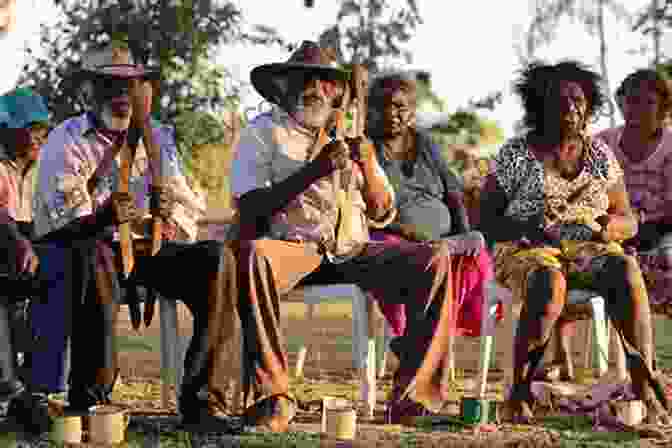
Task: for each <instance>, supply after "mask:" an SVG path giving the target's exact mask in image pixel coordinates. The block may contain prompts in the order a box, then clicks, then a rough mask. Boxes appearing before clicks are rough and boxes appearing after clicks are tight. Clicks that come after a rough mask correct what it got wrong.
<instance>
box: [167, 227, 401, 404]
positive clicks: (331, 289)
mask: <svg viewBox="0 0 672 448" xmlns="http://www.w3.org/2000/svg"><path fill="white" fill-rule="evenodd" d="M227 226H228V224H226V223H223V222H220V223H213V222H210V223H209V224H208V238H209V239H214V240H225V239H226V235H227V230H228V229H227ZM296 291H298V292H300V293H301V294H302V296H303V301H304V303H305V304H306V305H307V314H308V318H309V319H310V318H312V316H313V315H314V313H315V307H316V306H317V305H318V304H320V303H323V302H326V301H329V300H333V299H338V298H343V297H352V308H353V313H352V314H353V319H352V333H353V338H352V352H353V362H354V364H355V368H357V369H358V370H359V371H360V378H361V381H362V383H361V388H360V399H361V400H362V401H363V402H364V403H365V404H366V413H367V414H368V416H369V417H371V416H373V410H374V407H375V403H376V390H377V386H376V370H375V364H376V362H375V361H376V344H375V335H374V333H373V331H372V330H373V329H374V327H373V322H374V319H373V313H372V312H370V310H371V307H370V305H369V299H368V297H367V295H366V294H365V293H364V292H363V291H362V290H361V289H360V288H359V287H358V286H356V285H353V284H333V285H311V286H303V287H300V288H298V289H297V290H295V293H296ZM159 307H160V311H159V313H160V319H161V377H162V380H163V381H162V392H161V394H162V403H163V404H164V406H166V405H167V404H168V393H169V390H170V385H171V384H173V385H175V387H176V390H177V391H179V387H180V381H181V378H182V360H183V358H184V355H183V354H184V351H185V350H184V349H185V347H182V345H184V344H183V341H182V340H181V338H180V337H179V327H178V319H177V303H176V302H175V301H174V300H167V299H163V298H161V299H160V301H159ZM385 326H386V327H387V325H385ZM390 334H391V333H390V331H389V329H387V328H386V329H385V330H384V336H385V337H384V347H385V349H386V348H387V347H388V346H389V339H390ZM385 349H384V350H385ZM307 352H308V349H307V348H306V346H305V345H303V346H302V347H301V349H300V350H299V353H298V357H297V364H296V369H295V373H296V375H297V376H299V377H300V376H302V374H303V365H304V363H305V359H306V355H307ZM383 359H384V358H383ZM383 365H384V361H383Z"/></svg>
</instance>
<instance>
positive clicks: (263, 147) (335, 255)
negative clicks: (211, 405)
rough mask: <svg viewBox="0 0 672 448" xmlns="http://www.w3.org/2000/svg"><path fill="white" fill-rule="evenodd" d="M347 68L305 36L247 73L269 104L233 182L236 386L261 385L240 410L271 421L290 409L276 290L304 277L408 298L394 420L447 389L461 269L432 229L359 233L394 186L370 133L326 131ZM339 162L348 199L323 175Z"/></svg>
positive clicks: (245, 142) (284, 423) (241, 150)
mask: <svg viewBox="0 0 672 448" xmlns="http://www.w3.org/2000/svg"><path fill="white" fill-rule="evenodd" d="M347 79H348V73H347V72H344V71H342V70H340V69H338V68H336V67H335V66H334V64H333V63H332V58H331V57H330V55H329V54H327V52H326V51H324V50H322V49H320V48H319V47H318V46H317V45H316V44H315V43H311V42H304V44H303V45H302V46H301V48H300V49H299V50H297V52H296V53H295V54H294V55H292V57H291V58H290V59H289V61H288V62H287V63H279V64H270V65H263V66H260V67H257V68H255V69H254V70H253V71H252V74H251V80H252V84H253V85H254V87H255V88H256V89H257V91H258V92H259V93H260V94H261V95H262V96H263V97H265V98H266V99H267V100H269V101H270V102H272V103H275V104H276V105H277V106H278V107H276V108H274V110H273V111H272V112H270V113H267V114H262V115H260V116H258V117H257V118H256V119H254V120H253V121H252V122H251V123H250V124H249V125H248V127H247V128H246V129H244V130H243V132H242V134H241V138H240V143H239V147H238V150H237V152H236V156H235V159H234V161H233V165H232V170H231V172H232V177H231V184H232V189H231V190H232V193H233V195H234V198H235V199H236V201H237V206H238V210H239V219H240V238H239V240H238V241H236V243H237V244H238V248H237V251H238V253H237V256H238V262H239V276H238V287H239V292H240V300H239V314H240V317H241V323H242V327H243V338H244V354H245V356H244V363H245V364H244V389H245V394H246V395H247V394H248V392H249V391H250V387H251V386H252V385H254V389H255V392H256V398H262V397H264V396H265V398H264V399H262V400H259V401H257V403H256V404H255V405H254V406H253V407H251V408H250V409H248V411H247V413H246V414H247V416H248V417H254V418H255V421H256V422H257V423H259V424H263V425H264V426H267V427H269V428H270V429H271V430H273V431H285V430H287V428H288V424H289V422H290V421H291V419H292V417H293V415H294V412H295V404H294V400H293V399H292V398H290V397H289V396H288V393H289V375H288V372H287V356H286V354H285V351H284V349H283V341H282V333H281V330H280V328H281V327H280V324H279V319H280V310H279V298H280V297H281V296H282V295H284V294H286V293H287V292H289V291H290V290H291V289H292V288H294V287H295V286H296V285H297V284H298V283H299V282H300V281H302V280H305V281H310V282H313V281H319V282H323V283H326V282H332V283H334V282H335V283H343V282H344V283H355V284H357V285H359V286H360V287H362V288H363V289H364V290H366V291H368V292H373V293H375V294H376V296H377V297H380V298H381V300H382V301H384V302H385V301H395V302H397V303H403V304H405V305H406V310H407V314H408V316H409V319H408V323H407V328H406V331H405V333H404V335H403V336H402V337H401V338H400V341H398V343H397V344H395V347H396V348H397V350H398V353H397V355H398V357H399V359H400V367H399V370H398V371H397V372H396V375H395V389H396V391H395V393H396V396H397V398H398V399H397V400H395V402H394V403H393V404H392V406H391V410H390V415H391V417H392V418H391V420H392V421H394V420H397V419H398V417H399V416H400V415H401V412H405V413H407V414H408V413H412V412H417V413H424V412H427V410H428V409H427V408H433V406H432V404H436V402H437V401H439V400H440V399H441V398H442V395H445V394H442V390H441V386H440V384H439V381H440V379H441V375H440V373H441V370H440V369H441V366H442V363H443V361H444V358H445V357H446V354H447V340H448V336H449V334H450V333H451V332H452V331H453V330H452V327H454V319H453V316H454V314H455V313H453V312H452V311H453V307H452V306H451V305H452V304H454V303H457V297H456V296H457V294H455V288H453V285H454V282H459V281H461V280H460V278H459V277H460V271H459V270H458V269H453V267H454V266H453V263H451V257H450V249H449V247H448V246H447V245H446V244H444V243H442V242H440V241H438V242H431V243H427V244H425V243H414V242H408V241H402V242H399V243H394V244H388V243H385V242H369V233H368V227H369V225H373V226H375V227H384V226H386V225H387V224H389V223H390V222H392V221H393V220H394V218H395V215H396V211H395V208H394V205H393V204H394V191H393V189H392V186H391V185H390V183H389V182H388V180H387V177H386V176H385V173H384V172H383V170H382V168H381V167H380V165H379V164H378V160H377V157H376V152H375V149H374V147H373V145H372V144H371V143H370V142H369V141H367V140H366V139H361V138H358V139H352V140H348V142H347V143H346V142H344V141H342V140H334V141H331V142H330V141H329V139H328V137H327V133H326V128H327V127H328V123H329V120H330V117H331V116H332V114H333V113H334V112H335V110H336V109H337V108H342V107H343V106H345V105H346V104H347V103H346V101H345V100H344V97H347V95H346V94H345V92H346V87H345V86H346V81H347ZM336 112H338V113H341V112H340V111H337V110H336ZM351 150H352V151H353V153H356V154H357V155H358V157H354V156H353V157H351ZM352 159H356V161H352ZM351 161H352V162H351ZM337 170H339V171H341V176H340V178H341V179H342V180H346V179H350V180H351V181H352V182H353V184H354V188H352V189H350V188H347V190H348V191H349V195H350V203H351V206H350V207H348V205H347V204H342V205H339V202H337V195H336V192H337V190H338V189H341V188H343V187H342V185H341V184H339V183H336V182H335V181H334V179H333V177H334V176H332V174H333V173H334V172H335V171H337ZM336 177H338V176H336ZM346 185H347V184H346ZM346 220H347V223H346ZM344 223H346V224H345V225H344Z"/></svg>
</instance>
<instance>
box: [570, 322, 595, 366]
mask: <svg viewBox="0 0 672 448" xmlns="http://www.w3.org/2000/svg"><path fill="white" fill-rule="evenodd" d="M594 323H595V321H594V320H593V319H591V321H590V322H588V323H584V325H590V326H591V328H588V327H587V326H586V327H585V331H586V339H587V343H586V347H587V348H588V350H586V351H585V352H584V354H583V368H584V369H590V368H591V367H593V363H592V360H593V357H592V355H593V351H594V345H593V344H594V343H595V342H596V341H594V338H593V332H592V326H593V325H594ZM570 346H571V344H570ZM570 353H571V354H573V353H574V349H573V348H572V350H571V352H570Z"/></svg>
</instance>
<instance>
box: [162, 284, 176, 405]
mask: <svg viewBox="0 0 672 448" xmlns="http://www.w3.org/2000/svg"><path fill="white" fill-rule="evenodd" d="M159 314H160V320H161V379H162V381H161V403H162V405H163V407H164V408H167V407H168V394H169V392H170V385H171V384H172V385H175V386H177V382H178V379H177V359H176V358H177V357H176V353H175V349H176V347H177V340H178V338H179V329H178V326H177V302H176V301H174V300H168V299H165V298H163V297H161V296H159Z"/></svg>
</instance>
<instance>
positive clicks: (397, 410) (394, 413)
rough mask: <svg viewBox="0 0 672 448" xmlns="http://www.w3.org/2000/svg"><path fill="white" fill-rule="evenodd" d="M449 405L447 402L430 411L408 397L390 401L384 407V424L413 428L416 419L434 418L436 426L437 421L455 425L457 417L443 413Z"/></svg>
mask: <svg viewBox="0 0 672 448" xmlns="http://www.w3.org/2000/svg"><path fill="white" fill-rule="evenodd" d="M449 403H451V402H448V401H447V402H444V403H442V404H441V405H440V406H437V407H435V408H433V409H431V408H430V407H428V406H426V405H424V404H423V403H420V402H418V401H415V400H412V399H411V398H408V397H406V398H403V399H400V400H392V401H390V402H389V404H388V405H387V406H385V424H388V425H399V424H402V425H406V426H414V425H415V423H416V419H417V418H418V417H434V418H436V419H437V422H436V424H438V423H440V422H439V420H446V421H447V422H452V423H455V422H457V421H458V419H457V417H456V416H455V415H454V414H449V413H447V412H445V410H446V405H448V404H449Z"/></svg>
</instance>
